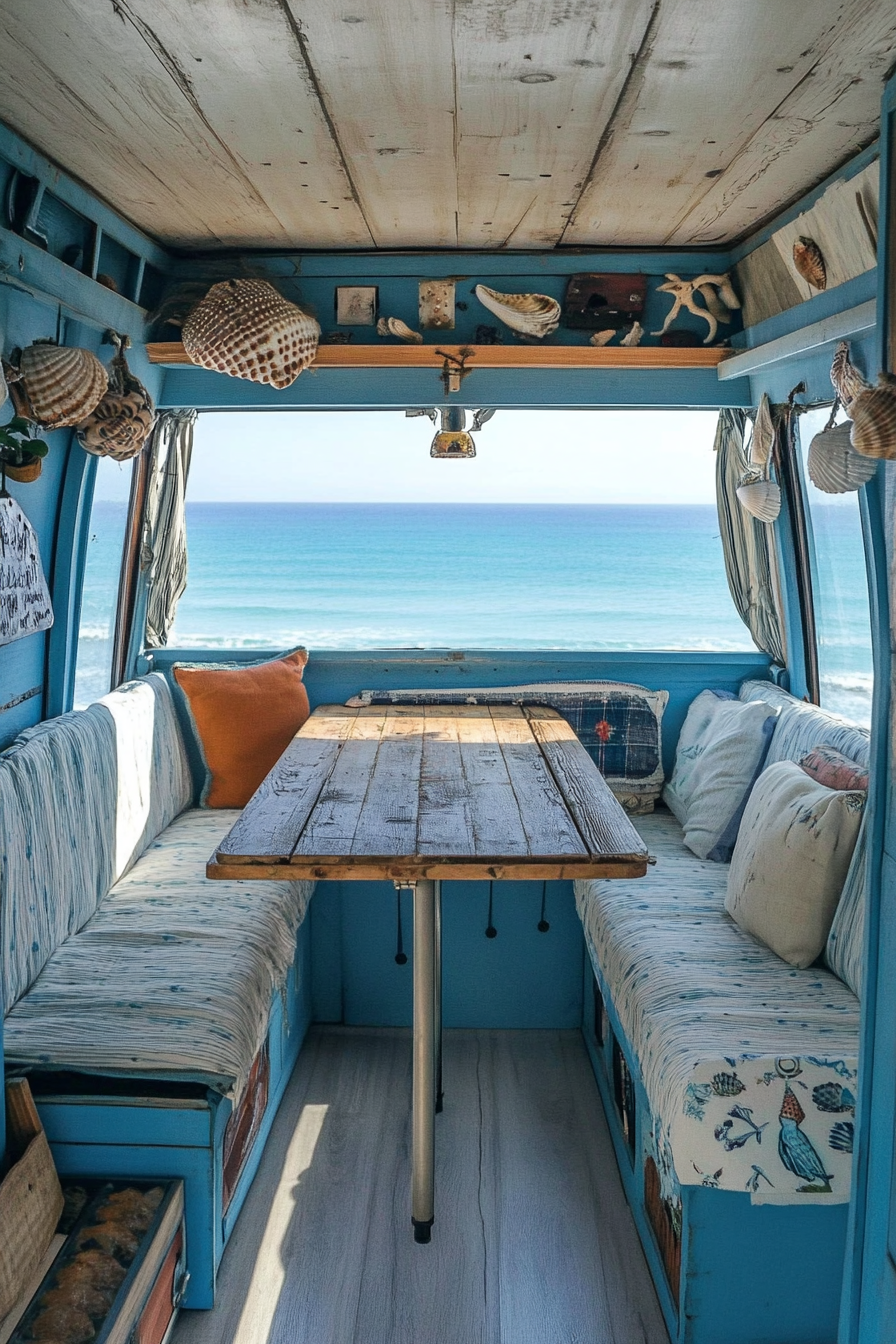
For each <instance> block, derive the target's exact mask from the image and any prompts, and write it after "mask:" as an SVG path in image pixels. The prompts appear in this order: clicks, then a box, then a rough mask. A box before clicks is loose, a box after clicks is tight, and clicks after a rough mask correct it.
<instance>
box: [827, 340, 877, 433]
mask: <svg viewBox="0 0 896 1344" xmlns="http://www.w3.org/2000/svg"><path fill="white" fill-rule="evenodd" d="M831 384H832V385H833V388H834V391H835V392H836V393H837V396H838V397H839V398H840V404H841V406H842V407H843V409H844V411H845V412H846V414H847V415H849V413H850V407H851V406H852V403H853V402H854V401H855V399H856V397H857V396H858V395H859V393H860V392H864V391H865V389H866V388H867V387H870V386H871V384H870V383H869V382H868V380H867V379H866V378H863V377H862V375H861V374H860V373H859V371H858V369H857V368H856V366H855V364H853V362H852V360H851V359H850V357H849V341H840V342H839V344H838V345H837V349H836V350H835V351H834V358H833V361H832V363H831Z"/></svg>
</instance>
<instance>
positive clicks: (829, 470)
mask: <svg viewBox="0 0 896 1344" xmlns="http://www.w3.org/2000/svg"><path fill="white" fill-rule="evenodd" d="M851 431H852V426H851V425H850V423H849V421H848V420H847V421H844V423H843V424H842V425H834V426H833V427H832V428H831V429H823V430H821V431H820V433H818V434H816V435H815V438H814V439H813V440H812V442H811V443H810V445H809V455H808V457H807V459H806V469H807V470H808V472H809V480H810V481H811V482H812V484H813V485H814V486H816V487H817V488H818V489H819V490H823V491H824V493H825V494H826V495H845V494H848V493H849V492H850V491H851V490H860V489H861V487H862V486H863V485H865V484H867V482H868V481H870V480H871V477H872V476H873V475H874V473H875V472H876V471H877V463H876V461H875V460H874V459H873V458H870V457H864V456H863V455H862V454H861V453H857V452H856V450H855V448H853V446H852V444H851V443H850V433H851Z"/></svg>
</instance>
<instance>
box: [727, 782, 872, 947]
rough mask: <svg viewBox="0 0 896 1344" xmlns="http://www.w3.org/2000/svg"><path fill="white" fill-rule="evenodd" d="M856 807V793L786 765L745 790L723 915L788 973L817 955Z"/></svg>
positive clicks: (860, 796) (850, 844)
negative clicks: (785, 963)
mask: <svg viewBox="0 0 896 1344" xmlns="http://www.w3.org/2000/svg"><path fill="white" fill-rule="evenodd" d="M864 804H865V794H864V792H863V791H862V790H856V791H852V790H850V791H847V790H845V789H829V788H827V787H826V785H824V784H819V783H817V782H816V781H815V780H814V779H812V778H811V777H810V776H809V775H807V774H806V772H805V770H802V769H801V768H800V766H798V765H795V764H794V763H793V762H792V761H780V762H778V764H777V765H770V766H769V767H768V769H767V770H766V771H765V772H764V773H763V774H762V775H760V777H759V779H758V780H757V781H756V783H755V785H754V786H753V792H752V793H751V794H750V798H749V801H748V802H747V806H746V809H745V810H744V816H743V821H742V822H741V827H740V835H739V836H738V840H737V844H736V845H735V847H734V856H733V858H732V860H731V870H730V872H729V873H728V895H727V898H726V900H725V909H726V910H727V911H728V913H729V915H731V917H732V919H734V920H736V921H737V923H738V924H739V925H740V927H741V928H742V929H745V930H746V932H747V933H752V934H753V936H754V937H755V938H759V939H760V940H761V941H762V942H763V943H765V944H766V945H767V946H768V947H770V948H771V949H772V951H773V952H777V954H778V956H779V957H783V958H784V960H785V961H789V962H790V964H791V965H792V966H811V965H812V963H813V961H815V960H816V959H817V957H818V956H819V955H820V954H821V952H822V949H823V948H824V945H825V942H826V941H827V936H828V933H829V932H830V928H831V921H832V920H833V918H834V912H835V910H836V909H837V902H838V901H839V899H840V893H841V891H842V890H843V883H844V882H845V881H846V873H847V869H848V868H849V863H850V860H851V858H852V852H853V849H854V848H855V843H856V837H857V836H858V833H859V823H860V822H861V820H862V809H863V807H864Z"/></svg>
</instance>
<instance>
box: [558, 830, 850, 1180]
mask: <svg viewBox="0 0 896 1344" xmlns="http://www.w3.org/2000/svg"><path fill="white" fill-rule="evenodd" d="M638 829H639V831H640V832H641V835H642V836H643V838H644V840H645V843H646V844H647V847H648V849H649V851H650V853H651V854H653V855H655V856H656V859H657V862H656V865H655V867H653V868H650V869H649V870H648V873H647V876H646V877H644V878H640V879H638V880H622V881H603V880H596V881H580V882H577V883H576V884H575V890H576V901H577V905H578V908H579V913H580V916H581V918H582V922H583V925H584V929H585V938H586V944H587V946H588V950H589V954H590V957H591V961H592V965H593V966H594V969H595V973H596V975H597V977H598V981H599V983H600V987H601V991H602V992H603V993H604V995H605V997H606V998H607V999H609V1000H610V1001H611V1002H612V1004H613V1006H614V1008H615V1010H616V1014H617V1016H618V1019H619V1022H620V1024H621V1027H622V1030H623V1031H624V1033H625V1036H626V1038H627V1040H628V1041H629V1042H630V1043H631V1045H632V1047H633V1050H634V1052H635V1055H636V1056H637V1061H638V1067H639V1072H640V1076H641V1081H642V1083H643V1086H644V1090H645V1092H646V1095H647V1100H648V1104H649V1107H650V1112H651V1116H650V1120H651V1121H652V1124H653V1128H654V1131H655V1133H654V1149H655V1152H656V1153H658V1154H659V1155H660V1157H661V1158H662V1157H664V1156H665V1159H666V1160H665V1161H659V1162H658V1167H659V1171H660V1177H661V1181H662V1183H663V1185H664V1189H663V1194H664V1197H666V1198H674V1187H675V1185H676V1184H680V1185H682V1186H684V1185H706V1184H710V1185H712V1186H714V1187H717V1188H719V1189H722V1190H734V1191H741V1192H746V1193H748V1194H749V1195H750V1197H751V1199H752V1200H753V1201H755V1202H776V1203H803V1202H806V1201H817V1202H823V1203H840V1202H843V1201H846V1200H848V1199H849V1192H850V1178H851V1155H850V1151H849V1149H850V1147H851V1135H852V1125H853V1123H854V1112H855V1099H856V1096H857V1083H856V1069H857V1057H858V1049H859V1011H860V1010H859V1003H858V1000H857V999H856V997H855V995H854V994H853V993H852V992H851V991H850V990H849V989H848V988H847V987H846V985H844V984H843V983H842V982H841V981H839V980H838V979H837V978H836V977H835V976H833V975H831V974H830V973H829V972H828V971H825V970H820V969H818V968H816V967H811V968H809V969H807V970H797V969H796V968H795V967H792V966H789V965H788V964H787V963H786V962H784V961H782V960H781V959H780V958H779V957H777V956H776V955H775V953H773V952H771V951H770V950H769V949H768V948H766V947H763V946H762V944H760V943H758V942H756V941H755V939H753V938H751V937H750V936H749V935H748V934H746V933H744V932H743V931H742V930H740V929H739V928H738V927H737V925H736V924H734V922H733V921H732V920H731V919H730V918H729V916H728V915H727V914H726V913H725V909H724V902H725V892H726V887H727V878H728V867H727V865H725V864H719V863H712V862H710V861H708V860H701V859H697V858H695V856H694V855H693V854H692V853H691V852H690V851H689V850H688V849H687V848H686V847H685V845H684V843H683V839H682V830H681V827H680V825H679V824H678V822H677V821H676V819H675V818H674V817H672V816H670V815H668V814H666V813H662V812H657V813H655V814H654V815H653V816H650V817H644V818H643V819H642V820H640V821H639V823H638ZM788 1088H789V1090H790V1092H791V1093H792V1094H793V1097H794V1098H796V1100H797V1102H798V1103H799V1106H798V1107H796V1106H795V1105H794V1104H793V1103H791V1102H788V1104H787V1106H786V1107H785V1105H784V1103H785V1097H786V1095H787V1090H788ZM797 1109H799V1110H801V1112H802V1118H801V1119H797V1118H796V1113H797ZM647 1127H649V1126H647ZM796 1131H798V1133H797V1132H796ZM810 1148H811V1150H812V1151H813V1152H814V1153H815V1155H816V1158H817V1160H816V1159H813V1158H812V1157H810V1155H809V1149H810ZM788 1163H790V1165H788Z"/></svg>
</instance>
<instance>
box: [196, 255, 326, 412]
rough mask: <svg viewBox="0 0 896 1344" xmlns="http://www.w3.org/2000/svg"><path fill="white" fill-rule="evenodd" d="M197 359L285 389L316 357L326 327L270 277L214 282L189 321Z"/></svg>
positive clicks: (209, 366)
mask: <svg viewBox="0 0 896 1344" xmlns="http://www.w3.org/2000/svg"><path fill="white" fill-rule="evenodd" d="M182 334H183V342H184V349H185V350H186V352H187V354H188V356H189V357H190V359H191V361H192V362H193V363H194V364H199V365H200V366H201V367H202V368H203V369H213V370H215V371H216V372H218V373H228V374H230V375H231V377H233V378H248V379H249V380H250V381H251V382H253V383H269V384H270V385H271V386H273V387H278V388H284V387H289V385H290V384H291V383H294V382H295V380H296V378H298V376H299V374H300V373H301V372H302V370H303V369H305V368H307V367H308V365H309V364H310V363H311V362H312V360H313V359H314V356H315V354H316V352H317V343H318V339H319V337H320V327H319V325H318V323H317V322H316V321H315V320H314V318H313V317H309V315H308V314H307V313H303V312H302V310H301V308H299V307H297V306H296V304H294V303H290V302H289V300H288V299H284V298H283V296H282V294H278V292H277V290H276V289H275V288H274V286H273V285H269V284H268V282H267V281H266V280H224V281H222V282H221V283H220V284H217V285H212V287H211V289H210V290H209V291H208V293H207V294H206V296H205V298H204V299H203V300H202V302H201V303H198V304H197V305H196V307H195V308H194V309H193V311H192V312H191V313H190V315H189V317H188V318H187V320H186V322H185V323H184V326H183V333H182Z"/></svg>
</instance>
